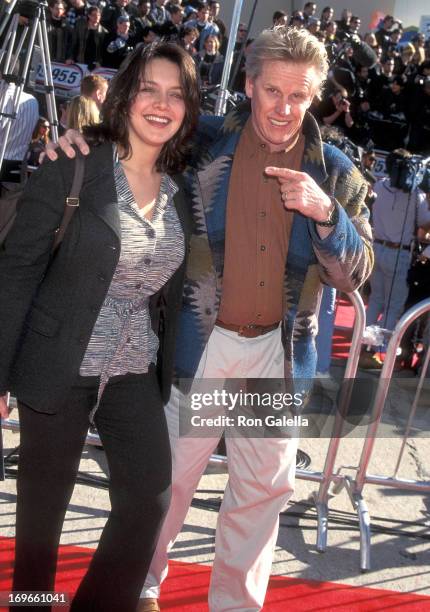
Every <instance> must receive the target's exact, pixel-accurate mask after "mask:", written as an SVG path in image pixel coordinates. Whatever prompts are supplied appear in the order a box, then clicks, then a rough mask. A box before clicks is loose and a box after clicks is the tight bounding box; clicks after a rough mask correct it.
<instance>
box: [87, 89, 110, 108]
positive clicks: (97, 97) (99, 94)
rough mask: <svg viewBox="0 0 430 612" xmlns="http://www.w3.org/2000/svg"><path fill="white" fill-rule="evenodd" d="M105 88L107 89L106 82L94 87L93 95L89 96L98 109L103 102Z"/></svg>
mask: <svg viewBox="0 0 430 612" xmlns="http://www.w3.org/2000/svg"><path fill="white" fill-rule="evenodd" d="M107 90H108V84H107V83H103V84H102V85H100V87H99V88H98V89H96V90H95V91H94V93H93V95H92V96H91V98H92V99H93V100H94V102H95V103H96V104H97V108H98V109H99V110H100V108H101V106H102V104H103V102H104V101H105V99H106V94H107Z"/></svg>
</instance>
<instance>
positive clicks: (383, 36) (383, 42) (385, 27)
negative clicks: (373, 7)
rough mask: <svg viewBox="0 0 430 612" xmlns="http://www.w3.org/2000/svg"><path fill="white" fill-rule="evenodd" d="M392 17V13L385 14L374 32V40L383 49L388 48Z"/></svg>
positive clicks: (392, 23) (392, 24)
mask: <svg viewBox="0 0 430 612" xmlns="http://www.w3.org/2000/svg"><path fill="white" fill-rule="evenodd" d="M394 23H395V21H394V17H393V16H392V15H385V17H384V19H383V21H382V24H381V27H380V28H379V29H378V31H377V32H376V34H375V36H376V40H377V42H378V45H379V46H380V47H382V49H383V50H384V51H386V50H387V49H388V46H389V44H390V33H391V30H392V28H393V26H394Z"/></svg>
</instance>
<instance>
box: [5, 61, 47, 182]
mask: <svg viewBox="0 0 430 612" xmlns="http://www.w3.org/2000/svg"><path fill="white" fill-rule="evenodd" d="M18 75H19V60H16V62H15V66H14V69H13V76H14V77H17V76H18ZM15 93H16V85H15V83H13V82H10V83H7V82H6V81H5V80H3V79H1V80H0V98H2V97H3V95H4V98H3V100H4V107H3V113H4V114H5V115H7V114H10V113H12V111H13V101H14V98H15ZM38 119H39V105H38V103H37V100H36V98H35V97H34V96H32V95H31V94H29V93H27V92H25V91H23V92H21V97H20V100H19V103H18V106H17V108H16V116H15V119H13V120H12V123H11V125H10V129H9V137H8V140H7V144H6V149H5V152H4V159H3V163H2V167H1V173H0V181H1V182H2V183H4V184H3V185H2V187H3V188H4V189H6V190H13V189H14V185H13V184H10V183H15V184H17V183H19V181H20V169H21V163H22V161H23V159H24V157H25V154H26V153H27V150H28V147H29V144H30V141H31V135H32V134H33V130H34V128H35V127H36V123H37V120H38ZM6 121H7V120H6V117H4V116H3V117H1V118H0V142H3V141H4V139H5V137H6Z"/></svg>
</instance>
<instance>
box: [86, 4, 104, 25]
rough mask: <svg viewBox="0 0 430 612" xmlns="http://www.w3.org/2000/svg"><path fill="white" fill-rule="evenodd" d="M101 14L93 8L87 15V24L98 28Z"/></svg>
mask: <svg viewBox="0 0 430 612" xmlns="http://www.w3.org/2000/svg"><path fill="white" fill-rule="evenodd" d="M100 17H101V13H100V11H99V9H98V8H94V9H93V10H92V11H91V12H89V13H88V22H89V24H90V25H92V26H93V27H95V26H98V25H99V23H100Z"/></svg>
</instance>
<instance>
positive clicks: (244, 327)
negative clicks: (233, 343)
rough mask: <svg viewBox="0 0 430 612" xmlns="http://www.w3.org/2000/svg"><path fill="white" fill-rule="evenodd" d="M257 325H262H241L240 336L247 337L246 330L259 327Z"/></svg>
mask: <svg viewBox="0 0 430 612" xmlns="http://www.w3.org/2000/svg"><path fill="white" fill-rule="evenodd" d="M257 327H260V326H259V325H254V324H253V323H248V325H241V326H240V327H239V329H238V332H237V334H238V336H244V337H245V338H246V334H245V332H246V330H247V329H249V330H252V329H257Z"/></svg>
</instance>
